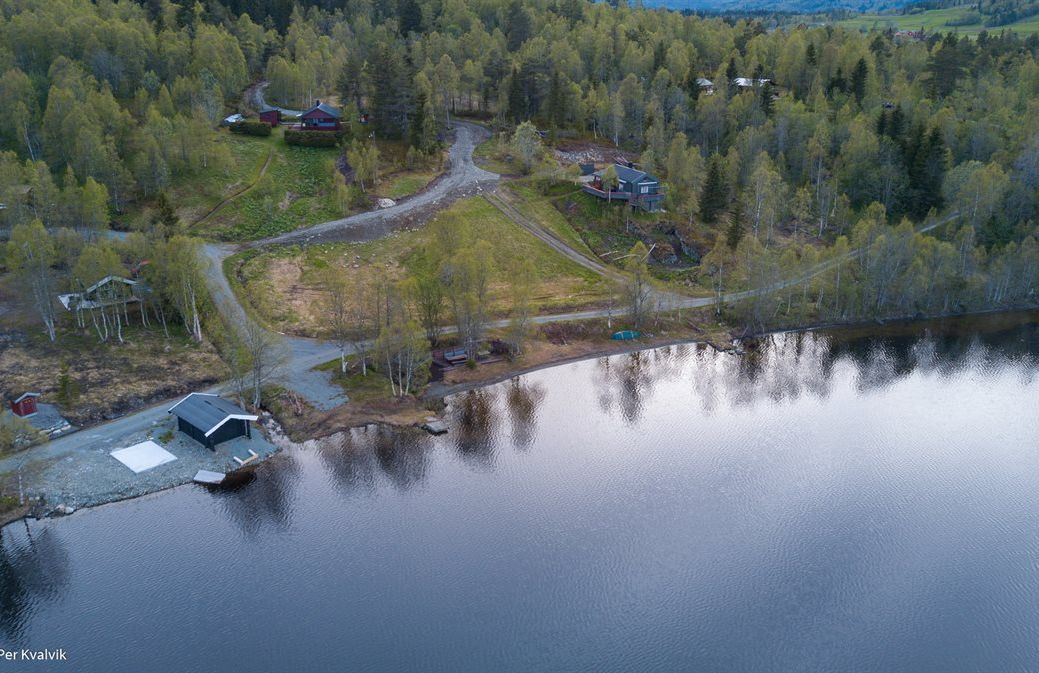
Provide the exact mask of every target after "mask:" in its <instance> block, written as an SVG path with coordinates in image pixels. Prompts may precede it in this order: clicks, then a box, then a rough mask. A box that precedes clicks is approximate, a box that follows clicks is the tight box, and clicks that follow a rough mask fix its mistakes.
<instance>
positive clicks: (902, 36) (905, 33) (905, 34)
mask: <svg viewBox="0 0 1039 673" xmlns="http://www.w3.org/2000/svg"><path fill="white" fill-rule="evenodd" d="M895 39H896V40H900V41H910V42H922V41H923V40H925V39H927V34H926V33H925V32H924V29H923V28H921V29H920V30H899V31H896V32H895Z"/></svg>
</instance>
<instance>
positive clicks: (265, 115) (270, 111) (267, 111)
mask: <svg viewBox="0 0 1039 673" xmlns="http://www.w3.org/2000/svg"><path fill="white" fill-rule="evenodd" d="M260 121H262V122H265V123H267V124H270V125H271V126H277V125H278V124H279V123H280V122H281V110H279V109H277V108H273V107H265V108H264V109H262V110H260Z"/></svg>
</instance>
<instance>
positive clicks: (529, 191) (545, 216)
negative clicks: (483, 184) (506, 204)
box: [507, 181, 595, 259]
mask: <svg viewBox="0 0 1039 673" xmlns="http://www.w3.org/2000/svg"><path fill="white" fill-rule="evenodd" d="M507 188H508V190H509V192H511V195H512V196H514V197H515V198H511V199H510V202H511V203H512V205H514V206H515V207H516V209H517V210H519V211H520V212H521V213H523V214H524V215H525V216H527V217H529V218H530V219H531V220H533V221H535V222H537V223H538V224H540V225H541V226H543V227H545V228H546V229H548V230H549V231H551V232H552V233H553V234H555V235H556V236H557V237H558V238H559V239H560V240H561V241H564V242H565V243H567V244H568V245H569V246H570V247H572V248H573V249H574V250H577V251H578V252H583V253H584V254H586V255H588V256H589V257H592V258H593V259H594V258H595V252H594V251H593V250H592V249H591V248H590V247H588V244H587V243H585V241H584V239H583V238H581V235H580V234H578V233H577V231H575V230H574V228H573V226H572V225H571V224H570V222H569V221H568V220H567V219H566V218H565V217H563V214H562V213H561V212H560V211H559V209H558V208H556V207H555V206H554V205H553V201H554V200H559V199H562V198H568V197H572V196H576V195H577V194H579V193H580V192H579V190H578V189H577V187H576V186H575V185H573V184H556V185H553V186H552V187H551V188H550V192H549V194H547V195H543V194H541V193H540V192H539V191H538V189H536V188H535V187H533V186H532V185H530V184H529V183H528V182H522V181H517V182H512V183H509V184H508V186H507ZM546 197H548V198H546ZM550 199H551V200H550Z"/></svg>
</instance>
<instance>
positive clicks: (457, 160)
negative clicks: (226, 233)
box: [202, 122, 499, 410]
mask: <svg viewBox="0 0 1039 673" xmlns="http://www.w3.org/2000/svg"><path fill="white" fill-rule="evenodd" d="M452 126H453V129H454V132H455V138H454V143H453V144H452V145H451V149H450V152H449V160H448V161H449V166H448V171H447V173H445V174H444V175H442V176H441V177H439V178H437V179H436V180H435V181H434V182H433V184H431V185H430V186H429V187H427V188H426V189H424V190H423V191H421V192H419V193H418V194H415V195H414V196H410V197H407V198H404V199H402V200H401V201H399V202H398V203H397V204H396V205H394V206H392V207H390V208H382V209H380V210H372V211H368V212H364V213H358V214H357V215H351V216H349V217H343V218H339V219H336V220H331V221H329V222H324V223H321V224H315V225H313V226H311V227H307V228H305V229H297V230H295V231H290V232H288V233H285V234H281V235H278V236H272V237H270V238H266V239H262V240H259V241H253V242H250V243H248V244H245V245H244V246H235V245H232V244H223V243H209V244H206V245H205V246H203V249H202V250H203V253H204V255H205V256H206V259H207V260H208V264H206V265H205V268H206V282H207V285H208V286H209V290H210V293H211V295H212V297H213V301H214V303H216V305H217V308H218V309H219V310H220V312H221V313H222V314H223V315H225V316H227V317H228V318H230V322H232V323H233V324H241V323H243V322H244V321H246V320H247V319H248V317H247V314H246V312H245V309H244V308H243V307H242V305H241V304H240V303H239V302H238V298H237V297H236V296H235V294H234V291H232V289H231V285H230V283H229V282H228V280H227V277H226V276H225V275H224V269H223V266H224V260H225V259H227V258H228V257H229V256H231V255H233V254H234V253H235V252H237V251H239V250H241V249H243V248H262V247H269V246H277V245H311V244H314V243H328V242H332V241H344V242H365V241H372V240H375V239H379V238H383V237H385V236H387V235H389V234H391V233H393V232H394V231H397V230H400V229H404V228H408V227H410V226H413V225H414V224H415V223H416V222H417V221H418V220H421V219H424V218H426V217H428V216H429V215H430V214H431V213H432V212H435V211H436V210H439V209H441V208H443V207H445V206H446V205H448V204H449V203H451V202H453V201H455V200H457V199H459V198H463V197H466V196H472V195H476V194H481V193H483V192H484V191H485V190H487V189H490V188H493V187H494V186H495V185H496V184H497V182H498V179H499V176H498V174H497V173H491V172H489V171H485V170H483V169H482V168H480V167H478V166H477V165H476V164H474V163H473V151H474V150H475V149H476V146H477V145H479V144H480V143H481V142H483V141H484V140H486V139H487V138H488V137H490V132H489V131H488V130H487V129H485V128H483V127H482V126H478V125H476V124H470V123H467V122H455V123H454V124H453V125H452ZM285 344H286V346H287V347H288V350H289V362H288V364H287V366H286V369H287V371H286V372H285V376H284V379H285V381H286V382H287V383H286V385H288V386H289V387H290V388H291V389H292V390H294V391H296V392H298V393H299V394H300V395H302V396H303V398H304V399H306V400H307V401H308V402H309V403H310V404H312V405H314V406H316V407H317V408H319V409H323V410H328V409H332V408H335V407H336V406H338V405H340V404H343V403H344V402H346V401H347V399H346V397H345V396H344V395H343V391H342V389H341V388H340V387H339V386H337V385H334V384H333V383H332V382H331V374H329V373H328V372H319V371H313V370H312V368H313V367H314V366H315V365H318V364H321V363H323V362H327V361H329V360H331V359H333V358H335V357H336V356H337V355H338V354H339V351H338V349H337V348H336V347H335V346H333V345H332V344H330V343H328V342H326V341H321V340H318V339H304V338H301V337H292V336H287V335H286V336H285Z"/></svg>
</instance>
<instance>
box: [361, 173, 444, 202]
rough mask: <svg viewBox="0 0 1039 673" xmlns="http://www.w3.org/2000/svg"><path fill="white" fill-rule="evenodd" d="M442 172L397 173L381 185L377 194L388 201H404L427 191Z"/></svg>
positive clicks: (377, 188)
mask: <svg viewBox="0 0 1039 673" xmlns="http://www.w3.org/2000/svg"><path fill="white" fill-rule="evenodd" d="M438 175H440V171H436V170H427V171H419V172H413V173H397V174H394V175H391V176H389V177H388V178H386V179H385V180H383V181H382V182H380V183H379V185H378V186H377V187H376V189H375V192H376V194H378V195H379V196H382V197H386V198H388V199H402V198H404V197H405V196H411V195H412V194H415V193H417V192H420V191H422V190H423V189H425V187H426V185H428V184H429V183H430V182H432V181H433V180H434V179H435V178H436V177H437V176H438Z"/></svg>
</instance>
